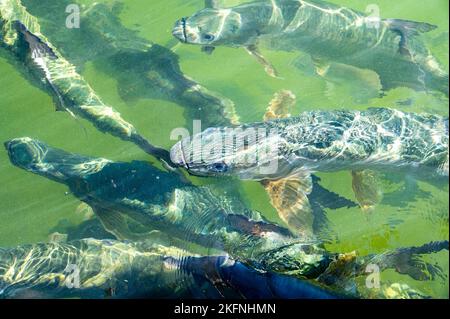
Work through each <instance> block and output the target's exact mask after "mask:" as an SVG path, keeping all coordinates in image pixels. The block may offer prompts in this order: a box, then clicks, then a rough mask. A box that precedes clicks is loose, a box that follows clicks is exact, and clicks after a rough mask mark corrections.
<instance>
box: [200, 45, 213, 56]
mask: <svg viewBox="0 0 450 319" xmlns="http://www.w3.org/2000/svg"><path fill="white" fill-rule="evenodd" d="M215 49H216V48H215V47H212V46H203V47H202V52H203V53H206V54H208V55H211V54H212V53H213V52H214V50H215Z"/></svg>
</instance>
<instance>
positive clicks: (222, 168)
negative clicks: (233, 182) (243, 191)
mask: <svg viewBox="0 0 450 319" xmlns="http://www.w3.org/2000/svg"><path fill="white" fill-rule="evenodd" d="M211 169H212V170H213V171H215V172H218V173H224V172H226V171H227V170H228V165H227V164H225V163H214V164H212V165H211Z"/></svg>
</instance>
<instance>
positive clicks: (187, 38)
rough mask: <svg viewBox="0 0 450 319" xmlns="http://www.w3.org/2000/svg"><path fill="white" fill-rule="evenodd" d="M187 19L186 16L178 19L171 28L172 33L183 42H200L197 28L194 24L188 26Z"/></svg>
mask: <svg viewBox="0 0 450 319" xmlns="http://www.w3.org/2000/svg"><path fill="white" fill-rule="evenodd" d="M187 20H188V18H182V19H181V20H178V21H177V22H176V23H175V26H174V27H173V29H172V35H173V36H174V37H175V38H177V39H178V40H179V41H181V42H183V43H188V44H201V43H200V42H201V41H200V37H199V35H198V29H197V28H196V27H195V26H189V25H188V22H187Z"/></svg>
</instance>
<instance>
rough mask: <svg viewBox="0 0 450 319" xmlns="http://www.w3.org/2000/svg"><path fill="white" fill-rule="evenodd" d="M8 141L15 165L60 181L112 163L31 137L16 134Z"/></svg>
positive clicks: (77, 176) (11, 157) (7, 144)
mask: <svg viewBox="0 0 450 319" xmlns="http://www.w3.org/2000/svg"><path fill="white" fill-rule="evenodd" d="M4 145H5V148H6V150H7V152H8V156H9V159H10V161H11V163H12V164H13V165H15V166H17V167H19V168H21V169H24V170H26V171H28V172H32V173H35V174H38V175H42V176H45V177H47V178H50V179H52V180H55V181H57V182H66V181H68V180H70V179H80V178H84V177H86V176H87V175H89V174H93V173H95V172H98V171H99V170H101V169H102V168H103V167H104V166H105V165H107V164H108V163H110V162H109V161H108V160H105V159H101V158H100V159H94V158H89V157H85V156H81V155H77V154H72V153H69V152H65V151H63V150H60V149H56V148H53V147H50V146H48V145H47V144H45V143H43V142H41V141H38V140H34V139H32V138H29V137H21V138H15V139H12V140H10V141H7V142H5V143H4Z"/></svg>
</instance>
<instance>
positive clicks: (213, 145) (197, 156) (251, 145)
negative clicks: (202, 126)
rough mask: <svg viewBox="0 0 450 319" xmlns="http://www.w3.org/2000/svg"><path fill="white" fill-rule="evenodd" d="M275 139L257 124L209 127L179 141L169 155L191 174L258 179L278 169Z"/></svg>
mask: <svg viewBox="0 0 450 319" xmlns="http://www.w3.org/2000/svg"><path fill="white" fill-rule="evenodd" d="M279 142H280V140H279V137H278V135H277V134H270V135H268V136H267V135H266V133H265V132H263V131H262V130H259V129H258V128H257V127H248V128H245V127H237V128H209V129H207V130H205V131H203V132H202V133H199V134H195V135H194V136H193V137H192V138H191V137H187V138H184V139H182V140H181V141H179V142H178V143H177V144H175V145H174V146H173V147H172V149H171V152H170V155H171V160H172V162H173V163H174V164H175V165H178V166H182V167H184V168H185V169H187V170H188V172H189V173H190V174H192V175H196V176H204V177H206V176H214V177H221V176H237V177H239V178H240V179H245V180H262V179H266V178H272V177H273V176H274V175H277V174H278V173H279V171H278V162H277V161H278V146H279Z"/></svg>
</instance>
